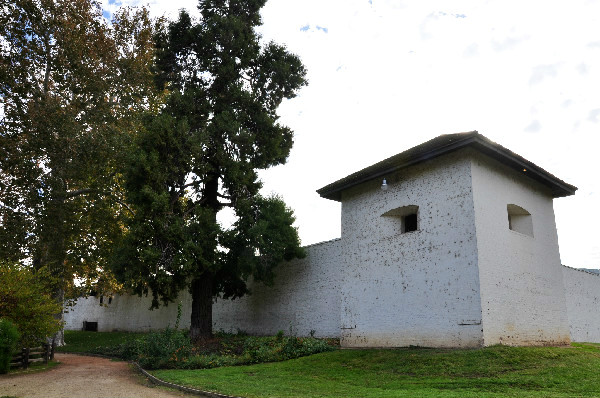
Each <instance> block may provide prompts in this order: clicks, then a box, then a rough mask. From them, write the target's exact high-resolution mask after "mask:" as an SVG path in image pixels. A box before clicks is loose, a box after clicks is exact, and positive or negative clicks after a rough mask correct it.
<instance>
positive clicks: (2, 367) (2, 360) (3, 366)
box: [0, 318, 20, 374]
mask: <svg viewBox="0 0 600 398" xmlns="http://www.w3.org/2000/svg"><path fill="white" fill-rule="evenodd" d="M19 337H20V336H19V331H18V330H17V327H16V326H15V325H14V324H13V323H12V322H10V321H9V320H7V319H1V318H0V374H2V373H8V371H9V370H10V360H11V358H12V353H13V351H14V350H15V347H16V344H17V341H18V340H19Z"/></svg>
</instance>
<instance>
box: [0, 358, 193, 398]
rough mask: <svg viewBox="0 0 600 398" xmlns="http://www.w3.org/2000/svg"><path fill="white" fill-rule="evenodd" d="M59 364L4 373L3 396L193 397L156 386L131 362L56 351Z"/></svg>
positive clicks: (0, 387)
mask: <svg viewBox="0 0 600 398" xmlns="http://www.w3.org/2000/svg"><path fill="white" fill-rule="evenodd" d="M55 359H56V360H57V361H59V362H60V364H59V365H58V366H56V367H55V368H53V369H50V370H48V371H41V372H36V373H30V374H17V375H0V396H14V397H27V398H37V397H40V398H66V397H69V398H74V397H80V398H92V397H93V398H104V397H106V398H138V397H139V398H171V397H190V395H187V394H183V393H181V392H179V391H175V390H170V389H165V388H162V387H155V388H153V386H152V385H151V384H150V383H149V382H148V381H147V380H146V378H144V377H142V376H141V375H140V374H139V373H138V372H136V371H135V370H134V368H133V367H132V366H131V365H129V364H128V363H127V362H121V361H113V360H110V359H105V358H98V357H88V356H82V355H72V354H56V356H55Z"/></svg>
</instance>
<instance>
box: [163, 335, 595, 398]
mask: <svg viewBox="0 0 600 398" xmlns="http://www.w3.org/2000/svg"><path fill="white" fill-rule="evenodd" d="M152 373H153V374H154V375H156V376H157V377H159V378H161V379H163V380H166V381H170V382H173V383H177V384H183V385H187V386H191V387H194V388H199V389H202V390H210V391H218V392H220V393H224V394H230V395H238V396H243V397H248V398H251V397H303V398H311V397H322V398H324V397H365V398H368V397H441V398H445V397H482V398H485V397H600V345H593V344H573V346H571V347H562V348H558V347H506V346H494V347H487V348H482V349H471V350H442V349H419V348H407V349H397V350H338V351H334V352H327V353H321V354H316V355H312V356H309V357H304V358H299V359H294V360H290V361H285V362H277V363H264V364H258V365H251V366H235V367H222V368H216V369H204V370H157V371H153V372H152Z"/></svg>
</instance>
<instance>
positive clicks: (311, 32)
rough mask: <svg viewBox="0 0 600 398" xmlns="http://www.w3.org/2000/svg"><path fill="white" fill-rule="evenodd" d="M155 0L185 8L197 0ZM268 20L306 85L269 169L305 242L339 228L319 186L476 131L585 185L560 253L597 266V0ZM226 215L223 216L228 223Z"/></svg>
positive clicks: (328, 5)
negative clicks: (282, 149) (285, 146)
mask: <svg viewBox="0 0 600 398" xmlns="http://www.w3.org/2000/svg"><path fill="white" fill-rule="evenodd" d="M121 5H131V6H138V5H148V6H149V8H150V10H151V13H152V14H153V15H155V16H160V15H166V16H169V17H171V18H175V17H176V15H177V13H178V10H179V9H181V8H185V9H187V10H189V11H190V12H192V13H195V14H197V10H196V5H197V2H196V1H194V0H169V1H165V0H145V1H139V0H122V1H115V0H102V6H103V9H104V11H105V12H104V14H105V16H107V17H109V16H110V14H111V13H112V12H114V11H115V10H116V8H118V7H119V6H121ZM262 18H263V26H261V27H260V29H259V32H260V33H261V35H262V37H263V39H264V41H265V42H268V41H271V40H274V41H276V42H277V43H279V44H284V45H286V46H287V48H288V50H289V51H290V52H293V53H295V54H297V55H299V56H300V58H301V60H302V61H303V63H304V65H305V66H306V68H307V70H308V80H309V85H308V86H307V87H305V88H303V89H302V90H301V91H300V93H299V95H298V96H297V97H296V98H294V99H291V100H286V101H285V102H284V103H283V104H282V105H281V107H280V108H279V111H278V113H279V115H280V116H281V119H280V121H281V123H282V124H285V125H287V126H289V127H290V128H291V129H292V130H294V132H295V140H294V147H293V149H292V152H291V154H290V157H289V159H288V162H287V163H286V164H285V165H282V166H278V167H275V168H273V169H269V170H267V171H264V172H262V173H261V174H260V175H261V178H262V180H263V183H264V190H263V191H264V193H265V194H270V193H276V194H278V195H280V196H282V197H283V198H284V200H285V201H286V203H287V204H288V206H290V207H291V208H292V209H293V210H294V212H295V214H296V218H297V221H296V226H297V227H298V231H299V234H300V238H301V239H302V243H303V244H304V245H309V244H314V243H318V242H322V241H327V240H330V239H334V238H338V237H340V210H341V206H340V204H339V203H338V202H334V201H331V200H327V199H323V198H321V197H319V195H318V194H317V193H316V192H315V191H316V190H317V189H319V188H321V187H323V186H325V185H327V184H329V183H331V182H334V181H336V180H338V179H340V178H343V177H345V176H347V175H349V174H351V173H353V172H355V171H358V170H360V169H362V168H364V167H367V166H370V165H371V164H373V163H376V162H378V161H379V160H382V159H385V158H387V157H390V156H392V155H395V154H397V153H400V152H402V151H405V150H406V149H409V148H411V147H413V146H415V145H418V144H420V143H422V142H425V141H427V140H429V139H431V138H434V137H436V136H438V135H441V134H448V133H457V132H464V131H472V130H477V131H479V132H480V133H481V134H483V135H485V136H486V137H488V138H490V139H491V140H493V141H495V142H497V143H498V144H500V145H502V146H504V147H506V148H508V149H510V150H512V151H513V152H516V153H518V154H519V155H521V156H523V157H525V158H526V159H528V160H530V161H532V162H533V163H535V164H537V165H538V166H540V167H542V168H544V169H545V170H547V171H549V172H550V173H552V174H554V175H555V176H557V177H558V178H560V179H562V180H564V181H566V182H567V183H570V184H572V185H575V186H577V187H578V188H579V189H578V191H577V192H576V194H575V195H574V196H570V197H567V198H559V199H555V201H554V211H555V216H556V224H557V229H558V239H559V246H560V252H561V261H562V263H563V264H565V265H568V266H571V267H575V268H600V231H599V228H598V227H599V226H600V177H599V176H598V174H600V28H599V27H600V0H595V1H593V0H587V1H582V0H571V1H558V0H546V1H536V0H529V1H523V0H520V1H512V0H502V1H496V0H489V1H485V0H481V1H452V2H448V1H442V0H438V1H416V0H415V1H393V0H301V1H300V0H269V1H268V2H267V4H266V6H265V7H264V8H263V10H262ZM224 222H225V221H224Z"/></svg>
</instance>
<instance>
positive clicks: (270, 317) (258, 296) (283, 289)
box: [213, 239, 342, 337]
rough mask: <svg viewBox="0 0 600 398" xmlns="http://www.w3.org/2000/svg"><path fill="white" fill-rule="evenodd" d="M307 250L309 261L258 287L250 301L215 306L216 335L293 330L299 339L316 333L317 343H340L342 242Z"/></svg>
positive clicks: (294, 264) (296, 262)
mask: <svg viewBox="0 0 600 398" xmlns="http://www.w3.org/2000/svg"><path fill="white" fill-rule="evenodd" d="M305 249H306V253H307V256H306V258H304V259H302V260H293V261H291V262H290V263H284V264H281V265H280V266H279V268H278V269H277V278H276V280H275V283H274V285H273V286H272V287H266V286H264V285H255V286H254V287H251V289H252V292H253V293H252V294H251V295H250V296H247V297H242V298H241V299H236V300H218V301H217V303H216V304H215V305H214V306H213V322H214V327H213V329H214V330H220V329H223V330H225V331H228V332H235V331H237V329H241V330H243V331H245V332H248V333H250V334H275V333H277V332H278V331H279V330H283V331H284V332H285V333H286V334H287V333H288V331H289V329H290V328H291V329H292V331H293V332H294V333H295V334H296V335H299V336H308V335H309V334H310V332H311V331H313V330H314V332H315V333H314V335H315V336H317V337H339V335H340V288H341V270H340V268H341V265H342V262H341V257H342V244H341V240H340V239H336V240H333V241H328V242H324V243H320V244H316V245H312V246H308V247H306V248H305Z"/></svg>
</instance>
